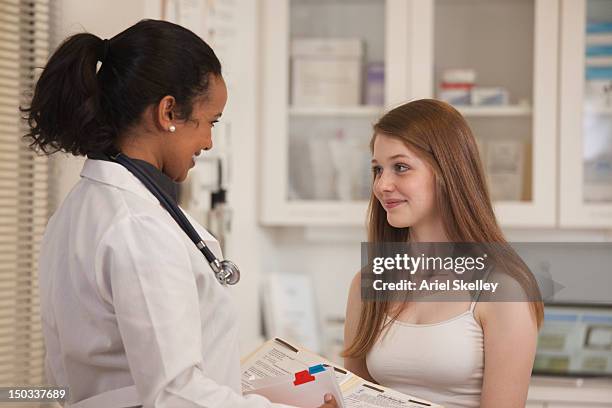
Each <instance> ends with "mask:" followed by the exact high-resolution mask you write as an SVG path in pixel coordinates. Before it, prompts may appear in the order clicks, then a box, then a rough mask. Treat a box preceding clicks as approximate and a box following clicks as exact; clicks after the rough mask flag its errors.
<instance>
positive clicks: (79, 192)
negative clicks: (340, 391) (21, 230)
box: [24, 20, 336, 408]
mask: <svg viewBox="0 0 612 408" xmlns="http://www.w3.org/2000/svg"><path fill="white" fill-rule="evenodd" d="M99 62H101V65H99V70H97V65H98V63H99ZM226 99H227V91H226V86H225V83H224V81H223V77H222V76H221V65H220V63H219V60H218V59H217V57H216V56H215V54H214V52H213V50H212V49H211V48H210V47H209V46H208V45H207V44H206V43H205V42H204V41H202V39H200V38H199V37H197V36H196V35H195V34H193V33H192V32H190V31H189V30H187V29H185V28H182V27H180V26H177V25H175V24H171V23H168V22H163V21H153V20H144V21H141V22H139V23H137V24H135V25H134V26H132V27H130V28H128V29H127V30H125V31H123V32H121V33H119V34H118V35H116V36H115V37H113V38H111V39H109V40H102V39H101V38H98V37H96V36H95V35H92V34H87V33H82V34H76V35H74V36H72V37H70V38H68V39H67V40H66V41H64V43H63V44H62V45H61V46H60V47H59V49H58V50H57V51H56V52H55V53H54V54H53V55H52V57H51V58H50V60H49V62H48V64H47V66H46V67H45V69H44V70H43V72H42V75H41V77H40V79H39V81H38V83H37V85H36V89H35V92H34V95H33V99H32V102H31V106H30V107H29V108H27V109H25V110H24V111H25V112H26V115H27V119H28V122H29V125H30V132H29V133H28V135H26V137H27V138H28V139H29V141H30V142H31V145H32V147H33V148H36V149H39V150H42V151H44V152H45V153H53V152H55V151H65V152H69V153H72V154H74V155H86V156H88V157H89V158H88V159H87V160H86V162H85V165H84V166H83V170H82V172H81V180H80V181H79V182H78V183H77V184H76V186H75V187H74V188H73V189H72V191H71V192H70V193H69V194H68V196H67V197H66V199H65V200H64V202H63V203H62V204H61V206H60V207H59V208H58V209H57V211H56V212H55V214H54V215H53V216H52V217H51V219H50V221H49V224H48V226H47V229H46V232H45V235H44V238H43V241H42V245H41V252H40V260H39V265H40V266H39V275H40V277H39V278H40V296H41V311H42V312H41V313H42V324H43V333H44V338H45V346H46V350H47V355H46V373H47V377H48V381H49V382H50V383H51V384H54V385H61V386H68V387H69V389H70V396H69V403H70V404H75V403H78V406H82V407H108V408H113V407H129V406H137V405H142V406H145V407H171V408H180V407H273V406H279V405H276V404H271V403H270V402H269V401H267V400H266V399H264V398H262V397H259V396H248V397H243V396H242V395H241V383H240V368H239V350H238V327H237V316H236V311H235V309H234V307H233V305H232V301H231V298H230V295H229V293H228V290H227V288H226V287H225V286H223V285H222V284H220V283H219V282H218V281H217V279H216V278H215V275H214V274H213V272H212V270H211V268H210V267H209V265H208V262H207V261H206V259H205V258H204V257H203V255H202V253H201V252H200V251H199V250H198V248H197V247H196V246H195V245H194V244H193V242H192V241H190V239H189V238H188V237H187V235H186V234H185V233H184V232H183V230H181V228H180V227H179V226H178V225H177V223H176V222H175V221H174V219H173V218H172V217H171V216H170V215H169V213H168V212H167V211H166V210H165V209H164V208H162V206H160V202H159V201H158V200H157V199H156V198H155V196H154V195H153V194H151V192H150V191H149V190H148V189H147V188H146V187H145V186H144V185H143V183H141V182H140V181H139V179H137V178H136V177H135V176H134V175H133V174H132V173H131V172H130V171H128V170H127V169H126V168H125V167H123V166H122V165H120V164H118V163H116V162H113V161H111V159H110V157H112V156H113V155H115V154H116V153H117V152H121V153H122V154H123V155H125V156H128V157H129V158H131V159H132V162H133V163H135V164H136V165H137V166H138V167H139V168H140V170H141V171H143V172H145V173H146V174H148V176H149V177H150V178H151V179H152V180H154V182H155V184H156V185H157V186H158V187H159V188H160V189H161V190H162V191H164V192H165V193H166V194H167V195H168V196H169V197H170V198H171V199H172V200H176V182H181V181H183V180H184V179H185V177H186V176H187V172H188V171H189V169H190V168H191V167H193V165H194V157H195V156H196V155H199V154H200V153H201V152H202V151H203V150H208V149H210V148H211V147H212V145H213V142H212V139H211V129H212V127H213V126H214V124H215V122H217V121H218V120H219V118H220V117H221V114H222V112H223V108H224V106H225V102H226ZM190 221H191V223H192V224H193V225H194V228H195V229H196V230H197V232H198V233H199V235H200V236H201V237H202V238H203V240H204V242H205V243H206V244H207V245H208V246H209V247H210V248H211V250H212V252H213V253H214V254H215V255H216V256H217V257H218V258H220V259H221V252H220V248H219V245H218V243H217V241H216V240H215V239H214V238H213V237H212V236H211V235H210V234H209V233H208V232H207V231H206V230H205V229H204V228H202V227H201V226H199V225H198V224H197V223H196V222H195V221H193V220H190ZM327 399H328V398H326V400H327ZM321 402H322V403H323V401H321ZM323 406H325V407H335V406H336V404H335V402H334V401H333V400H332V401H330V402H328V403H325V404H324V405H323Z"/></svg>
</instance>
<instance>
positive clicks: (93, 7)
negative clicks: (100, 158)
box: [49, 0, 159, 210]
mask: <svg viewBox="0 0 612 408" xmlns="http://www.w3.org/2000/svg"><path fill="white" fill-rule="evenodd" d="M152 3H153V2H152V1H150V0H129V1H121V0H105V1H91V0H90V1H82V0H81V1H80V0H59V1H58V2H57V16H58V18H59V21H58V24H57V30H56V35H57V37H56V38H54V39H53V42H54V48H55V47H56V46H57V45H59V43H60V42H61V41H62V40H63V39H65V38H66V37H68V36H70V35H72V34H76V33H79V32H83V31H87V32H90V33H92V34H95V35H97V36H99V37H101V38H110V37H112V36H114V35H115V34H117V33H118V32H120V31H122V30H124V29H125V28H127V27H129V26H130V25H132V24H134V23H136V22H137V21H139V20H141V19H143V18H145V16H146V17H151V18H158V17H159V15H158V13H159V12H158V11H157V10H155V9H154V8H152V7H151V4H152ZM83 161H84V159H83V158H76V157H73V156H72V155H66V154H59V153H58V154H56V155H54V156H52V157H51V160H50V172H51V175H50V177H49V179H50V180H51V193H50V196H51V208H52V210H54V209H55V208H57V206H58V205H59V203H61V202H62V200H63V199H64V197H65V196H66V194H68V192H69V191H70V189H71V188H72V187H73V186H74V184H75V183H76V182H77V181H78V180H79V174H80V172H81V168H82V167H83Z"/></svg>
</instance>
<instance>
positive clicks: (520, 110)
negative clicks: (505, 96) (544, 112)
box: [455, 105, 533, 117]
mask: <svg viewBox="0 0 612 408" xmlns="http://www.w3.org/2000/svg"><path fill="white" fill-rule="evenodd" d="M455 108H456V109H457V110H458V111H459V112H461V114H462V115H463V116H466V117H467V116H469V117H475V116H530V115H531V114H532V113H533V109H532V108H531V106H529V105H506V106H455Z"/></svg>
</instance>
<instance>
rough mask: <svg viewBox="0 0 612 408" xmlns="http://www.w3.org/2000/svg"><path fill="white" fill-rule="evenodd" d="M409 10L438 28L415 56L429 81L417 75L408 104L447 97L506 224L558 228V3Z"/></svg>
mask: <svg viewBox="0 0 612 408" xmlns="http://www.w3.org/2000/svg"><path fill="white" fill-rule="evenodd" d="M412 3H413V4H414V7H418V8H420V9H421V13H422V15H423V16H425V17H429V19H430V20H429V21H428V22H429V24H430V26H431V27H433V32H432V33H430V35H431V36H432V37H433V41H430V42H429V43H428V44H429V46H430V47H431V50H427V49H426V48H425V47H421V48H414V51H415V53H414V54H413V55H412V58H413V59H414V60H415V61H417V62H423V61H425V63H430V64H431V65H430V66H429V70H430V72H431V73H432V74H431V75H430V76H429V78H427V77H426V76H424V75H421V76H420V77H413V78H412V81H413V83H412V86H411V87H410V89H409V90H408V92H409V93H410V94H409V97H416V98H421V97H436V98H438V99H443V100H446V101H448V102H450V103H451V104H453V105H454V106H455V107H456V108H457V109H458V110H459V111H460V112H461V113H462V114H463V115H464V117H465V118H466V120H467V121H468V123H469V124H470V127H471V128H472V131H473V132H474V135H475V137H476V139H477V140H478V142H479V145H480V147H481V157H482V159H483V164H484V167H485V173H486V175H487V178H488V181H489V188H490V191H491V193H492V194H491V195H492V198H493V200H494V204H495V210H496V213H497V216H498V219H499V221H500V222H501V224H502V225H504V226H522V227H536V226H539V227H542V226H553V225H554V224H555V223H556V177H555V176H556V165H557V164H556V163H557V160H556V158H557V145H556V141H557V137H556V118H557V113H556V100H557V71H558V68H557V44H558V14H559V4H558V1H557V0H425V1H421V0H415V1H413V2H412ZM427 7H429V8H430V10H429V11H424V10H425V9H426V8H427ZM421 24H423V25H426V24H427V22H422V23H421ZM426 43H427V41H426ZM424 78H426V79H428V80H429V83H427V84H426V85H427V86H426V87H424V85H423V79H424Z"/></svg>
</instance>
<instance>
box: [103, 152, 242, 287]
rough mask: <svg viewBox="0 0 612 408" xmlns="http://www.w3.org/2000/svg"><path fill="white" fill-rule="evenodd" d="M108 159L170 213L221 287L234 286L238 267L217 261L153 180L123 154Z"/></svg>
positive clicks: (238, 275) (181, 213) (224, 261)
mask: <svg viewBox="0 0 612 408" xmlns="http://www.w3.org/2000/svg"><path fill="white" fill-rule="evenodd" d="M109 157H110V159H111V160H112V161H114V162H116V163H119V164H121V165H122V166H123V167H125V168H126V169H128V170H129V171H130V173H132V174H133V175H134V176H135V177H136V178H137V179H138V180H140V181H141V182H142V184H144V186H145V187H146V188H147V190H149V191H150V192H151V194H153V195H154V196H155V198H157V199H158V200H159V202H160V204H161V205H162V207H164V208H165V209H166V211H168V213H170V215H171V216H172V218H174V221H176V223H177V224H178V225H179V227H181V229H182V230H183V231H184V232H185V234H187V236H188V237H189V239H191V241H193V243H194V244H195V246H196V247H198V249H199V250H200V252H202V254H203V255H204V257H205V258H206V260H207V261H208V264H209V265H210V267H211V269H212V270H213V272H214V273H215V277H216V278H217V280H218V281H219V283H221V284H222V285H235V284H236V283H238V281H239V280H240V269H238V266H237V265H236V264H235V263H233V262H232V261H229V260H227V259H224V260H223V261H219V260H218V259H217V257H216V256H215V255H214V254H213V253H212V251H211V250H210V248H208V246H206V244H205V243H204V240H202V238H200V235H199V234H198V233H197V232H196V230H195V228H193V225H191V223H190V222H189V220H188V219H187V217H185V214H183V211H181V209H180V208H178V206H177V205H176V204H175V203H174V201H173V200H172V199H171V198H170V197H169V196H168V194H167V193H166V192H165V191H163V190H162V189H161V188H159V187H158V186H157V184H155V182H154V181H153V179H152V178H151V177H150V176H149V175H148V174H146V173H145V172H144V171H143V170H142V169H140V168H139V167H138V166H137V165H136V164H135V163H134V162H133V161H132V159H130V158H129V157H127V156H126V155H124V154H121V153H117V154H115V155H112V156H109Z"/></svg>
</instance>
